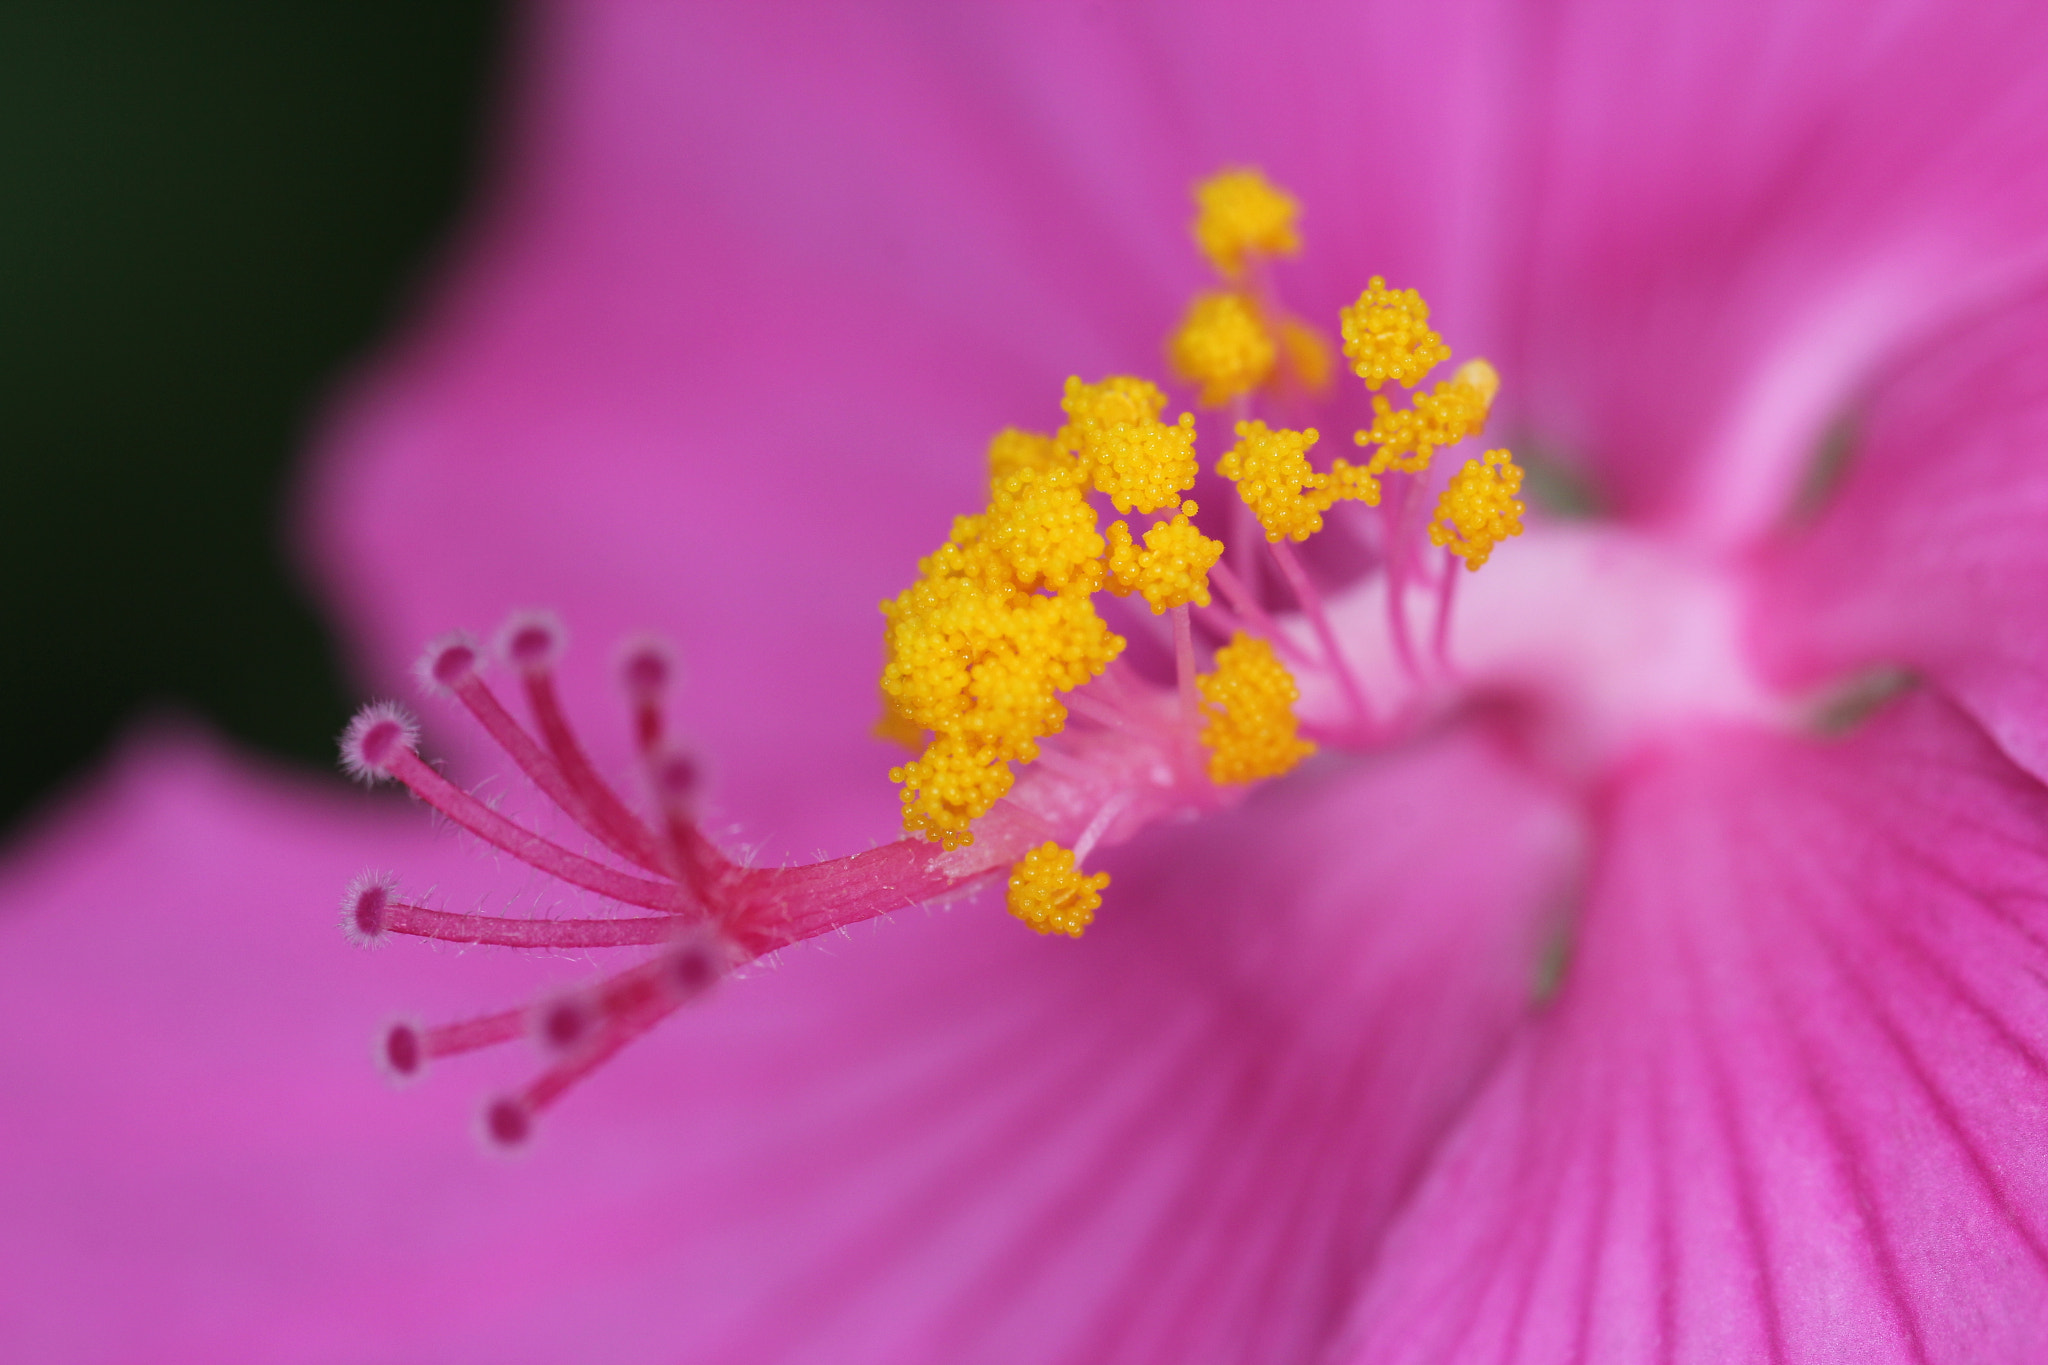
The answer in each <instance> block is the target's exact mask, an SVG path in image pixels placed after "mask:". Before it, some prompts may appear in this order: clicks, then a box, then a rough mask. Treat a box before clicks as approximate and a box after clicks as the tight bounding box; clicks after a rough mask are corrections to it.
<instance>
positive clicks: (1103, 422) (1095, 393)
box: [1058, 375, 1195, 516]
mask: <svg viewBox="0 0 2048 1365" xmlns="http://www.w3.org/2000/svg"><path fill="white" fill-rule="evenodd" d="M1165 406H1166V395H1165V394H1163V393H1161V392H1160V391H1159V388H1158V386H1157V385H1154V384H1151V383H1148V382H1146V381H1145V380H1143V379H1133V378H1131V377H1130V376H1128V375H1112V376H1111V377H1110V378H1108V379H1105V380H1103V381H1102V382H1101V383H1099V384H1083V383H1082V382H1081V381H1080V380H1079V379H1078V378H1074V379H1069V380H1067V388H1066V393H1065V394H1064V396H1062V397H1061V399H1060V407H1061V408H1062V410H1064V411H1065V412H1066V414H1067V425H1065V426H1064V427H1061V428H1060V434H1059V437H1058V440H1059V443H1060V445H1061V447H1062V448H1064V449H1067V450H1071V451H1073V452H1074V454H1075V455H1076V456H1077V457H1078V458H1079V459H1080V461H1081V463H1082V464H1083V465H1085V466H1086V467H1087V468H1088V470H1089V472H1090V474H1091V475H1092V477H1093V478H1094V480H1095V487H1096V489H1097V490H1098V491H1099V492H1101V493H1102V494H1103V496H1105V497H1107V498H1108V499H1109V500H1110V501H1111V502H1112V503H1114V504H1116V510H1117V511H1119V512H1122V513H1123V514H1124V515H1126V516H1129V515H1130V513H1131V511H1132V509H1133V508H1135V509H1136V510H1138V511H1140V512H1156V511H1158V510H1159V509H1160V508H1162V507H1174V506H1178V505H1179V503H1180V495H1181V494H1182V493H1183V492H1185V491H1186V490H1188V489H1190V488H1193V487H1194V486H1195V418H1194V414H1193V413H1186V412H1184V413H1182V414H1181V415H1180V420H1179V421H1178V422H1174V423H1167V422H1162V421H1160V420H1159V414H1160V411H1161V410H1162V409H1164V408H1165Z"/></svg>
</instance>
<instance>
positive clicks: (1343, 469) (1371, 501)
mask: <svg viewBox="0 0 2048 1365" xmlns="http://www.w3.org/2000/svg"><path fill="white" fill-rule="evenodd" d="M1330 491H1331V492H1332V493H1334V494H1336V495H1337V496H1338V497H1339V498H1348V499H1350V500H1351V501H1353V502H1362V503H1364V504H1365V505H1366V506H1367V507H1378V506H1379V505H1380V481H1379V479H1378V478H1377V477H1376V476H1375V475H1374V473H1373V469H1372V465H1371V464H1370V463H1369V462H1368V463H1367V464H1353V463H1351V461H1349V460H1344V459H1338V460H1333V461H1331V462H1330Z"/></svg>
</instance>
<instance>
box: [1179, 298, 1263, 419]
mask: <svg viewBox="0 0 2048 1365" xmlns="http://www.w3.org/2000/svg"><path fill="white" fill-rule="evenodd" d="M1277 356H1278V349H1277V347H1276V346H1275V344H1274V341H1273V336H1272V334H1271V333H1270V332H1268V331H1267V330H1266V324H1265V321H1264V320H1263V319H1262V318H1261V317H1260V316H1259V308H1258V305H1257V304H1255V303H1253V302H1252V301H1251V300H1250V299H1248V298H1246V297H1245V296H1244V295H1243V294H1237V293H1216V294H1203V295H1201V296H1200V297H1199V298H1197V299H1196V300H1195V301H1194V303H1193V304H1192V305H1190V307H1189V308H1188V315H1187V317H1186V318H1185V319H1184V320H1182V322H1181V325H1180V329H1179V330H1178V331H1176V332H1175V333H1174V334H1173V340H1172V341H1171V342H1170V343H1168V345H1167V348H1166V358H1167V363H1168V364H1170V365H1172V366H1173V371H1174V373H1175V374H1177V375H1179V376H1180V377H1181V378H1183V379H1185V380H1187V381H1188V382H1189V383H1191V384H1198V385H1200V386H1201V390H1202V392H1201V397H1200V398H1199V399H1198V400H1197V401H1199V402H1200V403H1202V404H1203V405H1205V406H1207V407H1212V408H1220V407H1223V406H1224V405H1226V404H1228V403H1230V402H1231V401H1233V400H1234V399H1237V398H1239V397H1241V396H1242V395H1244V394H1247V393H1250V392H1251V391H1252V390H1253V389H1256V388H1258V387H1259V386H1260V385H1262V384H1264V383H1265V382H1266V381H1267V380H1269V379H1271V378H1272V377H1273V362H1274V360H1275V359H1276V358H1277Z"/></svg>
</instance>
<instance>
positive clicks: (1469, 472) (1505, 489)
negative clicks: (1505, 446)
mask: <svg viewBox="0 0 2048 1365" xmlns="http://www.w3.org/2000/svg"><path fill="white" fill-rule="evenodd" d="M1521 491H1522V471H1521V470H1520V469H1518V468H1517V467H1516V466H1515V461H1514V457H1513V456H1511V455H1509V454H1508V453H1507V452H1506V451H1505V450H1489V451H1487V452H1486V459H1485V462H1484V463H1481V462H1480V461H1478V460H1467V461H1465V467H1464V468H1463V469H1461V470H1459V471H1458V472H1457V473H1456V474H1454V475H1452V476H1451V485H1450V487H1448V488H1446V489H1445V490H1444V494H1443V496H1442V497H1441V498H1438V499H1437V503H1436V520H1435V521H1433V522H1431V523H1430V525H1429V539H1430V543H1431V544H1434V545H1441V546H1443V547H1444V548H1445V549H1447V550H1449V551H1450V552H1451V553H1452V554H1454V555H1456V556H1457V557H1458V558H1460V559H1462V560H1464V561H1465V567H1466V568H1468V569H1477V568H1478V567H1479V566H1480V565H1481V564H1484V563H1485V562H1486V560H1487V557H1488V556H1489V555H1491V554H1492V553H1493V547H1494V546H1495V545H1498V544H1499V543H1500V542H1501V541H1503V540H1506V539H1507V538H1508V537H1509V536H1518V535H1520V534H1522V513H1523V511H1524V510H1526V509H1525V508H1524V507H1523V506H1522V504H1521V502H1520V501H1518V500H1517V499H1516V497H1515V494H1517V493H1519V492H1521Z"/></svg>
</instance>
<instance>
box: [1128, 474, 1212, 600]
mask: <svg viewBox="0 0 2048 1365" xmlns="http://www.w3.org/2000/svg"><path fill="white" fill-rule="evenodd" d="M1200 511H1201V507H1200V506H1199V505H1198V504H1196V503H1194V502H1186V503H1183V504H1182V505H1181V509H1180V511H1179V512H1177V513H1175V514H1174V517H1173V520H1171V521H1157V522H1154V523H1153V524H1152V526H1151V529H1149V530H1147V531H1146V532H1145V548H1144V549H1142V550H1140V549H1138V548H1137V546H1136V545H1135V544H1134V543H1133V542H1132V540H1131V528H1130V526H1129V525H1128V524H1126V523H1124V522H1121V521H1118V522H1112V523H1111V524H1110V528H1109V584H1108V586H1109V590H1110V591H1111V592H1113V593H1115V594H1116V595H1117V596H1118V597H1128V596H1130V595H1131V594H1132V593H1133V592H1136V593H1139V594H1141V595H1142V596H1143V597H1144V599H1145V602H1146V605H1148V606H1150V607H1151V608H1152V611H1153V614H1154V615H1158V614H1159V613H1161V612H1164V611H1167V610H1169V609H1171V608H1178V607H1184V606H1186V605H1187V604H1188V603H1190V602H1193V603H1194V604H1195V605H1196V606H1199V607H1206V606H1208V605H1209V571H1210V570H1211V569H1213V568H1214V567H1215V566H1216V561H1217V560H1219V559H1221V558H1222V557H1223V542H1222V541H1220V540H1211V539H1209V537H1207V536H1205V535H1203V534H1202V533H1201V532H1200V531H1198V530H1196V529H1195V525H1194V523H1193V522H1191V521H1189V520H1188V518H1189V516H1190V515H1194V514H1197V513H1199V512H1200Z"/></svg>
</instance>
